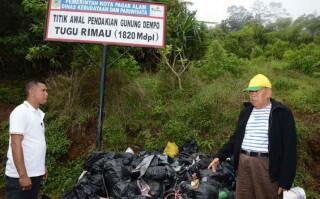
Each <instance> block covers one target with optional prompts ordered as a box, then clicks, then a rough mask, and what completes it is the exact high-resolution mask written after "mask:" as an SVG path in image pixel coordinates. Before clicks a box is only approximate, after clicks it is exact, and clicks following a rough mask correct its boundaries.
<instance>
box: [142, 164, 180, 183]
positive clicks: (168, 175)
mask: <svg viewBox="0 0 320 199" xmlns="http://www.w3.org/2000/svg"><path fill="white" fill-rule="evenodd" d="M144 176H145V177H146V178H148V179H151V180H157V181H163V180H166V179H173V177H174V176H175V171H174V170H173V169H172V168H171V167H169V166H153V167H149V168H148V169H147V171H146V173H145V174H144Z"/></svg>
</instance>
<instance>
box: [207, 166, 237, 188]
mask: <svg viewBox="0 0 320 199" xmlns="http://www.w3.org/2000/svg"><path fill="white" fill-rule="evenodd" d="M211 177H212V178H214V179H215V180H217V181H219V182H220V183H221V184H222V186H223V187H225V188H228V189H229V190H234V189H235V172H234V168H233V166H232V164H231V163H230V162H229V161H225V162H222V163H221V164H220V165H219V166H218V168H217V171H216V172H215V173H213V175H212V176H211Z"/></svg>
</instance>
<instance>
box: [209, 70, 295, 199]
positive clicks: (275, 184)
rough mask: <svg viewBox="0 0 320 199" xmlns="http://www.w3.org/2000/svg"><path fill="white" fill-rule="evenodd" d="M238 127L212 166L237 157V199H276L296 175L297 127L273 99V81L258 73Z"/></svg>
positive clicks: (289, 112)
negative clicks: (231, 157)
mask: <svg viewBox="0 0 320 199" xmlns="http://www.w3.org/2000/svg"><path fill="white" fill-rule="evenodd" d="M245 91H247V92H249V96H250V102H246V103H244V109H243V110H242V111H241V113H240V116H239V119H238V123H237V127H236V129H235V132H234V134H233V135H232V136H231V137H230V139H229V141H228V142H227V143H226V144H225V145H224V146H223V147H222V149H221V150H220V151H219V152H218V154H217V156H216V158H214V160H213V161H212V162H211V163H210V165H209V167H208V168H210V169H212V171H213V172H215V171H216V168H217V166H218V165H219V164H220V163H221V162H222V161H224V160H225V159H226V158H227V157H230V156H232V155H233V156H234V164H235V165H234V166H235V169H236V174H237V177H236V198H237V199H275V198H279V197H281V195H282V192H283V191H285V190H288V189H290V187H291V185H292V182H293V180H294V177H295V173H296V153H297V152H296V128H295V121H294V118H293V115H292V113H291V111H290V110H289V109H288V108H287V107H286V106H285V105H283V104H281V103H280V102H278V101H276V100H274V99H272V98H271V95H272V90H271V82H270V81H269V79H268V78H267V77H266V76H264V75H262V74H258V75H256V76H254V77H253V78H252V79H251V81H250V83H249V86H248V87H247V88H246V89H245Z"/></svg>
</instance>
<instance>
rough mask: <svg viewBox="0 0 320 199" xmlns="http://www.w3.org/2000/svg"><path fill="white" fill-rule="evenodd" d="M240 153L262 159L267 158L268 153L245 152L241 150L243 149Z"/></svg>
mask: <svg viewBox="0 0 320 199" xmlns="http://www.w3.org/2000/svg"><path fill="white" fill-rule="evenodd" d="M241 153H243V154H246V155H248V156H251V157H263V158H267V157H269V153H262V152H254V151H246V150H243V149H241Z"/></svg>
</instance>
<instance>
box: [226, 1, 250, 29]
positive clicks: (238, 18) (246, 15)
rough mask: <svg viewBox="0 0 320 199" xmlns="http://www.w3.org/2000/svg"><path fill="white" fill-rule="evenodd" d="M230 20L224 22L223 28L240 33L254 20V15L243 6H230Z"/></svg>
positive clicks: (228, 10)
mask: <svg viewBox="0 0 320 199" xmlns="http://www.w3.org/2000/svg"><path fill="white" fill-rule="evenodd" d="M227 12H228V15H229V16H228V18H227V19H226V20H223V21H222V24H221V25H222V27H223V28H224V29H226V30H228V31H238V30H240V29H241V28H242V27H243V26H244V25H245V24H246V23H248V22H249V21H250V20H252V19H253V16H252V14H251V13H250V12H249V11H248V10H247V9H245V8H244V7H243V6H235V5H233V6H230V7H228V9H227Z"/></svg>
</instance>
